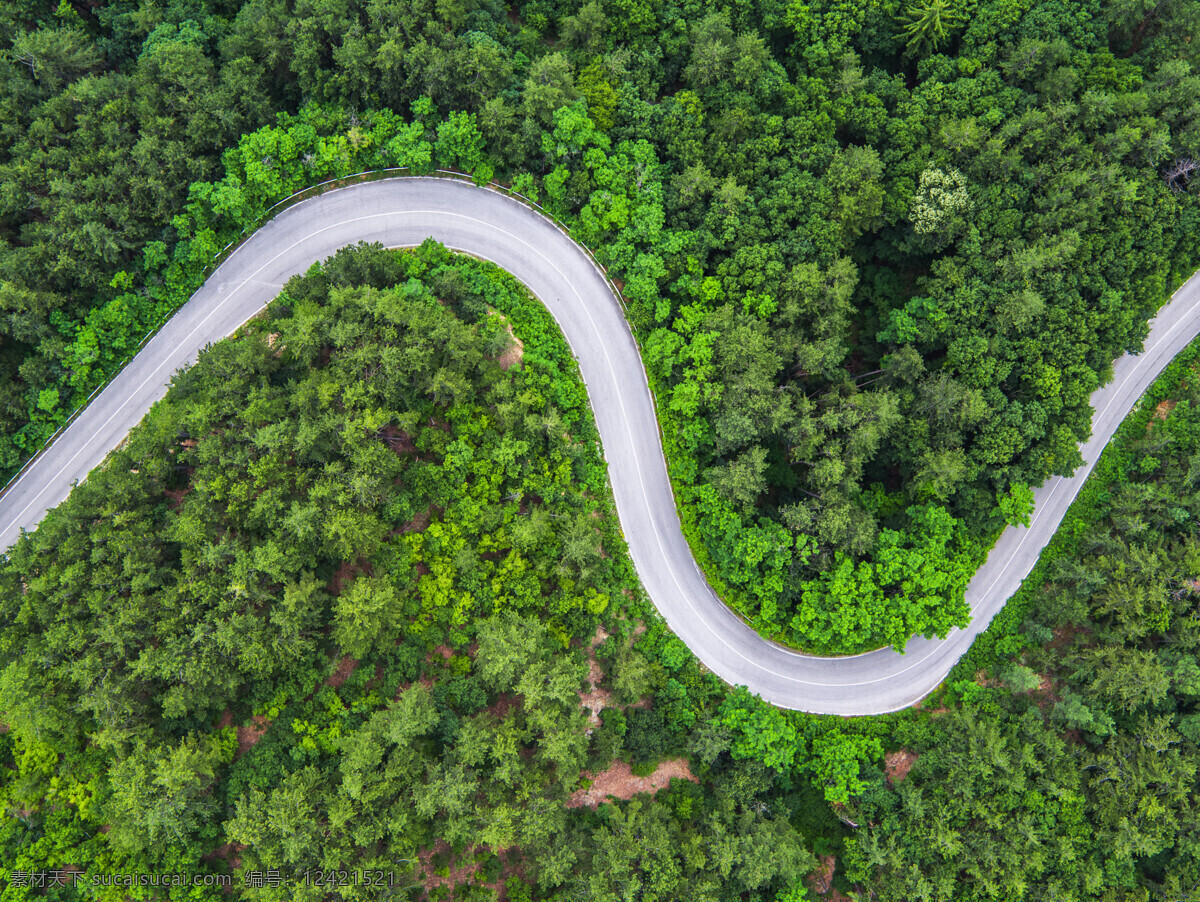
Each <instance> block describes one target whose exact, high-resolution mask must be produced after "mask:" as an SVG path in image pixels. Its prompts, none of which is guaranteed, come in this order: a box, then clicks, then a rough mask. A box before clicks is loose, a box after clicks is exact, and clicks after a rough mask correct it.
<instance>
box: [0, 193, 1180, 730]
mask: <svg viewBox="0 0 1200 902" xmlns="http://www.w3.org/2000/svg"><path fill="white" fill-rule="evenodd" d="M428 237H433V238H435V239H437V240H438V241H440V242H442V243H443V244H445V245H447V246H448V247H451V248H454V249H457V250H462V251H467V252H470V253H471V254H474V255H476V256H478V257H483V258H486V259H488V260H491V261H493V262H495V263H497V264H498V265H499V266H501V267H503V268H504V269H506V270H508V271H509V272H510V273H512V274H513V275H514V276H516V277H517V278H518V279H520V280H521V281H522V282H524V283H525V285H526V286H528V287H529V289H530V290H532V291H533V293H534V294H535V295H536V296H537V297H538V298H540V299H541V301H542V302H543V303H544V304H545V305H546V307H547V308H548V309H549V310H550V312H551V313H552V314H553V315H554V318H555V319H556V320H557V321H558V324H559V326H560V327H561V328H562V331H563V334H564V335H565V336H566V338H567V341H568V342H569V343H570V345H571V347H572V349H573V350H574V352H575V354H576V356H577V357H578V360H579V369H580V372H581V373H582V375H583V378H584V381H585V382H586V384H587V390H588V395H589V397H590V398H591V403H592V410H593V411H594V413H595V417H596V425H597V427H598V428H599V431H600V437H601V441H602V443H603V447H604V456H605V458H606V459H607V461H608V467H609V477H610V480H611V482H612V487H613V494H614V496H615V499H616V504H617V511H618V514H619V516H620V520H621V526H622V528H623V530H624V533H625V538H626V540H627V542H628V544H629V551H630V554H631V555H632V557H633V562H634V565H635V566H636V568H637V572H638V575H639V576H640V577H641V579H642V582H643V584H644V585H645V587H646V591H647V592H648V593H649V595H650V597H651V598H652V599H653V601H654V603H655V605H657V607H658V610H659V611H660V612H661V613H662V615H663V616H664V617H665V618H666V620H667V622H668V623H669V624H670V626H671V628H672V629H673V630H674V631H675V632H676V633H677V634H678V635H679V636H680V638H681V639H683V641H685V642H686V643H687V644H688V646H689V647H690V648H691V649H692V651H693V652H694V653H695V654H696V656H697V657H698V658H699V659H700V660H701V661H703V662H704V664H705V665H707V666H708V667H709V668H710V669H712V670H713V671H714V672H715V673H717V674H718V675H720V676H721V677H722V678H724V679H725V680H727V681H728V682H730V683H734V684H744V685H746V686H748V687H749V688H750V689H751V691H753V692H755V693H757V694H759V695H761V696H762V697H763V698H765V699H767V700H768V701H771V702H774V703H775V704H777V705H780V706H782V707H785V708H794V709H799V710H803V711H811V712H817V713H830V714H875V713H882V712H885V711H892V710H895V709H898V708H902V707H904V706H906V705H910V704H912V703H913V702H915V701H917V700H918V699H920V698H922V697H923V696H925V695H926V694H928V693H929V692H930V691H931V690H933V689H934V688H935V687H936V686H937V685H938V684H939V683H940V682H941V681H942V679H943V678H944V677H945V675H946V674H947V672H948V671H949V670H950V668H951V667H952V666H953V665H954V662H955V661H957V660H958V658H959V657H960V656H961V655H962V654H963V652H965V651H966V649H967V648H968V647H969V645H970V643H971V641H972V639H973V638H974V637H975V636H976V635H977V634H978V633H979V632H980V631H982V630H983V629H984V627H986V626H987V624H988V622H989V621H990V620H991V619H992V617H993V616H994V615H995V614H996V612H997V611H999V610H1000V608H1001V607H1002V606H1003V605H1004V602H1005V601H1006V600H1007V599H1008V598H1009V596H1010V595H1012V593H1013V592H1014V591H1015V590H1016V589H1017V587H1018V586H1019V585H1020V583H1021V580H1022V579H1023V578H1024V577H1025V575H1026V574H1027V573H1028V572H1029V571H1030V569H1031V568H1032V567H1033V564H1034V562H1035V561H1036V559H1037V555H1038V552H1039V551H1040V550H1041V548H1042V547H1043V546H1044V545H1045V544H1046V542H1048V541H1049V539H1050V537H1051V536H1052V535H1053V533H1054V530H1055V528H1056V526H1057V525H1058V523H1059V521H1060V520H1061V519H1062V516H1063V514H1064V513H1065V512H1066V509H1067V506H1068V505H1069V504H1070V502H1071V499H1072V498H1074V497H1075V494H1076V493H1077V492H1078V491H1079V488H1080V487H1081V486H1082V484H1083V481H1084V479H1085V478H1086V475H1087V473H1088V471H1089V470H1090V469H1091V466H1092V464H1093V463H1094V462H1095V460H1096V458H1097V457H1098V456H1099V453H1100V451H1101V450H1102V448H1103V447H1104V445H1105V443H1106V442H1107V441H1108V439H1109V437H1110V436H1111V435H1112V433H1113V431H1114V430H1115V429H1116V427H1117V425H1118V424H1119V423H1120V422H1121V420H1122V418H1123V417H1124V416H1125V414H1126V413H1127V412H1128V411H1129V410H1130V408H1131V407H1132V406H1133V404H1134V403H1135V402H1136V401H1137V399H1138V397H1139V396H1140V395H1141V394H1142V392H1143V391H1144V390H1145V388H1146V387H1147V386H1148V385H1149V384H1150V382H1151V381H1152V380H1153V379H1154V377H1155V376H1156V375H1157V374H1158V373H1159V372H1160V371H1161V369H1162V368H1163V367H1164V366H1165V365H1166V364H1167V362H1169V361H1170V359H1171V358H1172V357H1173V356H1174V355H1175V354H1176V353H1177V352H1178V351H1179V350H1180V349H1182V348H1183V347H1184V346H1185V345H1186V344H1187V343H1188V342H1189V341H1190V340H1191V338H1192V337H1193V336H1194V335H1196V333H1197V332H1198V331H1200V280H1198V279H1196V278H1193V279H1192V280H1191V281H1189V282H1188V283H1187V285H1185V286H1184V287H1183V288H1182V289H1180V291H1179V292H1177V293H1176V296H1175V297H1174V298H1173V299H1172V301H1171V302H1170V303H1169V304H1168V305H1167V306H1166V307H1164V308H1163V310H1162V312H1161V313H1160V314H1159V316H1158V317H1157V319H1156V320H1155V321H1154V323H1153V327H1152V329H1151V332H1150V337H1149V338H1148V339H1147V341H1146V350H1145V351H1144V352H1143V353H1142V354H1140V355H1138V356H1137V357H1129V356H1126V357H1123V358H1121V360H1119V361H1118V362H1117V364H1116V366H1115V377H1114V379H1113V380H1112V382H1111V383H1110V384H1109V385H1107V386H1105V387H1104V388H1102V389H1100V390H1098V391H1097V392H1096V393H1095V394H1094V395H1093V396H1092V404H1093V407H1094V408H1095V410H1096V411H1097V414H1096V417H1095V421H1094V424H1093V435H1094V437H1093V438H1092V440H1091V441H1090V442H1088V443H1087V444H1086V445H1085V446H1084V448H1083V456H1084V459H1085V460H1086V461H1087V465H1086V466H1084V467H1081V468H1080V470H1079V471H1078V472H1077V473H1076V474H1075V476H1073V477H1072V478H1071V479H1052V480H1051V481H1049V482H1048V483H1047V484H1046V485H1044V486H1043V487H1042V488H1041V489H1039V490H1038V492H1037V493H1036V499H1037V507H1036V509H1035V513H1034V517H1033V521H1032V524H1031V526H1030V527H1029V528H1028V529H1025V528H1014V529H1009V530H1007V531H1006V532H1005V533H1004V535H1003V536H1002V538H1001V539H1000V541H999V543H998V544H997V545H996V547H995V549H994V550H993V551H992V554H991V556H990V557H989V558H988V560H987V562H986V563H985V564H984V566H983V567H982V568H981V569H980V571H979V573H978V574H977V575H976V576H975V578H974V579H973V580H972V581H971V584H970V587H969V589H968V591H967V600H968V602H969V603H970V605H971V608H972V611H973V612H974V618H973V620H972V622H971V624H970V626H969V627H968V628H967V629H965V630H961V631H956V632H954V633H952V634H951V635H950V636H949V637H948V638H947V639H945V640H944V641H928V640H924V639H917V640H914V641H912V642H911V643H909V646H908V652H907V653H906V654H904V655H899V654H896V653H894V652H892V651H890V650H882V651H877V652H872V653H870V654H865V655H859V656H856V657H849V658H814V657H809V656H805V655H801V654H797V653H795V652H792V651H788V650H786V649H783V648H781V647H779V646H776V645H773V644H771V643H769V642H766V641H764V640H763V639H761V638H760V637H759V636H758V635H757V634H756V633H754V632H753V631H752V630H751V629H750V628H749V627H747V626H746V625H745V624H743V623H742V621H741V620H739V619H738V618H737V617H736V616H735V615H734V614H733V613H731V612H730V610H729V609H728V608H726V607H725V605H724V604H722V603H721V601H720V600H719V599H718V598H717V597H716V595H714V593H713V591H712V589H711V588H709V586H708V584H707V582H706V581H705V580H704V578H703V576H702V575H701V574H700V571H699V570H698V568H697V567H696V564H695V562H694V561H693V559H692V555H691V552H690V551H689V550H688V546H687V543H686V541H685V540H684V538H683V534H682V533H681V531H680V527H679V519H678V516H677V514H676V510H675V501H674V497H673V495H672V493H671V486H670V483H669V482H668V479H667V470H666V466H665V464H664V462H663V456H662V448H661V445H660V442H659V435H658V429H657V425H656V421H655V415H654V406H653V403H652V400H651V397H650V392H649V389H648V388H647V385H646V376H645V372H644V370H643V368H642V362H641V358H640V356H639V355H638V349H637V346H636V344H635V343H634V340H633V338H632V336H631V334H630V331H629V328H628V326H627V324H626V321H625V318H624V316H623V315H622V312H621V309H620V307H619V305H618V303H617V301H616V299H615V298H614V296H613V294H612V292H611V290H610V289H609V286H608V283H607V282H606V281H605V279H604V277H603V275H602V274H601V273H600V272H599V271H598V270H597V269H596V268H595V266H594V265H593V264H592V263H591V261H590V260H589V258H588V257H587V255H586V254H585V253H584V252H583V251H582V250H581V249H580V248H579V247H578V246H576V245H575V244H574V243H573V242H572V241H571V240H570V239H569V238H568V237H567V236H566V235H564V234H563V233H562V232H560V231H559V230H558V229H557V228H556V227H555V226H554V225H553V224H552V223H550V222H549V221H548V220H546V219H545V218H543V217H542V216H540V215H538V214H537V213H535V212H533V211H532V210H530V209H529V208H527V207H525V206H523V205H522V204H520V203H518V202H517V201H514V200H512V199H510V198H507V197H504V196H503V195H501V194H499V193H497V192H493V191H490V190H487V189H483V188H477V187H474V186H472V185H469V184H466V183H462V182H456V181H449V180H444V179H425V178H400V179H388V180H383V181H375V182H369V183H365V184H361V185H356V186H353V187H348V188H342V189H339V190H336V191H331V192H329V193H326V194H323V195H321V196H319V197H316V198H313V199H311V200H307V201H304V202H303V203H300V204H297V205H295V206H293V207H290V208H289V209H287V210H285V211H284V212H282V213H280V214H279V215H278V216H276V217H275V218H274V219H273V220H271V221H270V222H269V223H267V224H266V225H264V226H263V227H262V228H260V229H259V230H258V231H257V232H256V233H255V234H254V235H253V236H251V238H250V239H249V240H247V241H246V243H245V244H243V245H242V246H241V247H240V248H239V249H238V250H237V251H236V252H235V253H234V254H233V255H232V256H230V258H229V259H228V260H226V262H225V263H224V264H223V265H222V266H221V267H220V268H219V269H218V270H217V271H216V272H215V273H214V274H213V275H212V277H211V278H209V280H208V281H207V282H206V283H205V284H204V286H203V287H202V288H201V289H200V290H199V291H197V292H196V294H195V295H194V296H193V297H192V298H191V300H190V301H188V303H187V304H186V305H185V306H184V307H183V308H182V309H181V310H180V311H179V312H178V313H177V314H176V315H175V316H174V317H173V318H172V319H171V320H170V322H168V323H167V324H166V326H164V328H163V329H162V330H161V331H160V332H159V334H158V335H156V336H155V337H154V338H153V339H152V340H151V341H150V342H149V344H147V346H146V347H145V348H144V349H143V350H142V351H141V353H139V354H138V355H137V357H135V358H134V359H133V360H132V361H131V362H130V363H129V365H128V366H127V367H125V369H124V370H123V371H122V372H121V374H120V375H119V376H118V377H117V378H116V379H115V380H113V382H112V383H111V384H110V385H109V386H108V387H107V388H106V389H105V390H104V391H103V392H102V393H101V394H100V395H99V396H97V397H96V399H95V400H94V401H93V402H92V403H91V405H90V406H89V407H88V408H87V409H86V410H85V411H84V412H83V413H82V414H81V415H80V416H79V418H78V419H77V420H76V421H75V422H74V423H73V424H72V425H71V427H70V428H69V429H67V430H66V431H65V432H64V433H63V434H62V435H61V436H60V437H59V438H58V440H57V441H56V442H55V443H54V444H53V445H52V446H51V447H50V448H49V449H48V450H47V451H46V453H44V454H43V455H42V456H41V457H40V458H39V459H38V460H37V461H36V462H35V463H34V464H33V465H32V466H31V467H30V468H29V469H28V470H26V472H25V473H24V474H23V475H22V476H21V478H20V479H19V480H18V481H17V482H16V483H14V484H13V486H12V487H11V488H10V489H9V491H8V492H7V493H6V494H5V495H4V497H3V498H2V499H0V548H8V547H9V546H11V545H12V544H13V542H15V541H16V539H17V538H18V536H19V534H20V530H21V529H32V528H33V527H34V526H36V524H37V523H38V521H39V520H41V518H42V516H43V514H44V513H45V512H46V510H47V509H48V508H50V507H53V506H54V505H56V504H58V503H59V502H61V501H62V500H63V499H65V498H66V497H67V494H68V493H69V492H70V490H71V486H72V485H73V484H75V483H76V482H81V481H82V480H84V479H85V478H86V476H87V474H88V472H89V471H90V470H91V469H92V468H93V467H95V466H97V465H98V464H100V463H101V462H102V461H103V460H104V458H105V456H106V455H107V454H108V452H109V451H110V450H111V449H112V448H114V447H116V446H117V445H118V444H119V443H120V442H121V440H122V439H123V438H124V437H125V435H126V434H127V433H128V432H129V430H130V429H131V428H132V427H133V426H134V425H135V424H136V423H137V422H138V421H139V420H141V418H142V417H143V415H144V414H145V413H146V412H147V411H148V410H149V409H150V406H151V405H152V404H153V403H154V402H155V401H157V400H159V399H160V398H161V397H162V396H163V395H164V394H165V393H166V389H167V386H168V384H169V382H170V380H171V378H172V376H173V375H174V373H175V372H176V371H177V370H178V369H180V368H181V367H183V366H186V365H188V364H190V363H192V362H193V361H194V360H195V359H196V356H197V354H198V352H199V350H200V349H201V348H202V347H204V346H205V345H208V344H210V343H212V342H215V341H218V340H219V339H221V338H224V337H225V336H227V335H229V334H230V333H231V332H233V331H234V330H235V329H237V327H238V326H240V325H241V324H242V323H244V322H245V321H246V320H247V319H249V318H250V317H251V316H253V315H254V314H255V313H257V312H258V311H259V310H261V309H262V307H263V306H264V305H265V304H266V303H267V302H269V301H270V300H271V299H272V298H273V297H274V296H275V295H276V294H277V293H278V291H279V289H280V287H281V286H282V285H283V283H284V282H285V281H287V279H288V278H289V277H291V276H292V275H294V274H296V273H300V272H303V271H304V270H306V269H308V267H309V266H310V265H311V264H312V263H314V262H316V261H319V260H324V259H325V258H327V257H329V256H330V255H332V254H333V253H334V252H336V251H337V250H338V249H339V248H341V247H344V246H345V245H348V244H354V243H357V242H359V241H366V242H380V243H382V244H384V245H387V246H390V247H401V246H412V245H417V244H420V243H421V242H422V241H423V240H425V239H426V238H428Z"/></svg>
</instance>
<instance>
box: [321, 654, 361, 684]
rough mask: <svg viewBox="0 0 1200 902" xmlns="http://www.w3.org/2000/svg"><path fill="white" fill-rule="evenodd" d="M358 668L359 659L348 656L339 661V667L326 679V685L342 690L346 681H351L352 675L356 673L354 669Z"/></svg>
mask: <svg viewBox="0 0 1200 902" xmlns="http://www.w3.org/2000/svg"><path fill="white" fill-rule="evenodd" d="M357 666H358V659H357V658H352V657H350V656H349V655H346V656H345V657H344V658H342V660H340V661H338V665H337V667H336V668H334V671H333V673H331V674H330V675H329V676H327V677H325V685H326V686H331V687H333V688H334V689H340V688H341V687H342V684H343V683H345V682H346V680H348V679H350V674H352V673H354V668H355V667H357Z"/></svg>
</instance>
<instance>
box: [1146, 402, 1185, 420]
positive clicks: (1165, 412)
mask: <svg viewBox="0 0 1200 902" xmlns="http://www.w3.org/2000/svg"><path fill="white" fill-rule="evenodd" d="M1178 404H1179V402H1178V401H1172V400H1171V399H1170V398H1168V399H1167V400H1166V401H1160V402H1159V404H1158V406H1157V407H1155V408H1154V415H1153V416H1152V417H1151V420H1165V419H1166V418H1167V417H1169V416H1170V415H1171V411H1172V410H1174V409H1175V407H1176V406H1177V405H1178Z"/></svg>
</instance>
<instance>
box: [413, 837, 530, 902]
mask: <svg viewBox="0 0 1200 902" xmlns="http://www.w3.org/2000/svg"><path fill="white" fill-rule="evenodd" d="M485 849H486V847H485V846H468V847H467V848H466V849H464V850H463V854H462V855H461V856H454V855H451V856H450V863H449V865H448V866H447V867H448V870H447V872H446V876H445V877H443V876H442V875H440V874H438V873H435V871H434V867H433V856H434V855H441V856H442V857H443V858H444V857H446V855H447V853H448V852H450V844H449V843H447V842H446V841H445V840H444V839H439V840H438V841H437V842H435V843H434V844H433V848H431V849H425V850H424V851H422V852H418V853H417V858H419V859H420V861H421V864H420V869H421V871H422V875H421V882H422V883H423V884H424V886H425V893H426V895H425V898H426V899H428V898H429V891H430V890H432V889H436V888H437V887H439V886H449V887H455V886H461V885H463V884H467V883H477V881H476V874H477V873H478V872H479V865H478V864H477V863H476V861H475V855H476V853H478V852H480V851H484V850H485ZM496 854H497V855H499V856H500V862H501V864H500V878H499V879H498V880H496V881H495V882H494V883H477V885H478V886H486V887H488V888H489V889H491V890H492V892H494V893H495V894H496V899H497V900H498V902H505V900H506V899H507V897H508V896H507V890H506V889H505V887H504V882H505V881H506V880H507V879H508V878H509V877H511V876H512V875H513V874H517V873H520V872H521V867H520V865H519V864H517V863H516V861H515V859H516V856H517V850H516V849H499V850H497V851H496Z"/></svg>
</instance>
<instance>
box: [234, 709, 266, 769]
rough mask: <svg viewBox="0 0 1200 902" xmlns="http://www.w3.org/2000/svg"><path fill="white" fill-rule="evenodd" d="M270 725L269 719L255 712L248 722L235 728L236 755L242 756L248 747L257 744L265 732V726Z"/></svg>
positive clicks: (250, 747)
mask: <svg viewBox="0 0 1200 902" xmlns="http://www.w3.org/2000/svg"><path fill="white" fill-rule="evenodd" d="M270 726H271V721H269V720H267V718H265V717H263V716H262V715H261V714H255V715H254V717H253V718H252V719H251V721H250V723H248V724H242V725H241V726H240V727H238V728H237V740H238V748H237V757H239V758H240V757H242V755H244V754H245V753H246V752H248V751H249V750H250V749H252V748H254V746H255V745H257V744H258V741H259V740H260V739H262V738H263V736H264V735H265V734H266V732H267V728H268V727H270Z"/></svg>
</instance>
